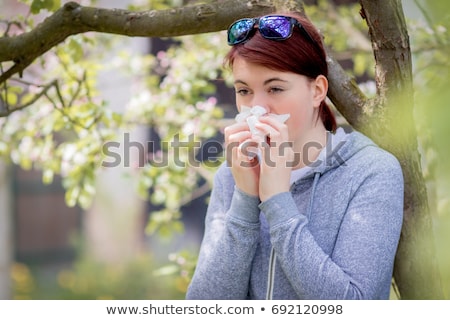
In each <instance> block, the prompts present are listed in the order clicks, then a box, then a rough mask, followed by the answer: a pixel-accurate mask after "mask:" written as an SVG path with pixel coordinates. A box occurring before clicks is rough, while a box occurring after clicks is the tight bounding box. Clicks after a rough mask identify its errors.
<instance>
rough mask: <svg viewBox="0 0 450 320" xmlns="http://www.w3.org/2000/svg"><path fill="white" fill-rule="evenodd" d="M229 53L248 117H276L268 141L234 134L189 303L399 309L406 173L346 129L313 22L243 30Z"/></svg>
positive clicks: (230, 131)
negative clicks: (395, 295) (340, 303)
mask: <svg viewBox="0 0 450 320" xmlns="http://www.w3.org/2000/svg"><path fill="white" fill-rule="evenodd" d="M228 43H229V44H230V45H231V46H232V48H231V50H230V52H229V53H228V55H227V57H226V62H227V63H228V64H229V66H230V67H231V70H232V73H233V78H234V86H235V90H236V104H237V108H238V110H239V111H241V110H242V109H243V107H244V106H246V107H253V106H259V107H258V108H260V109H261V107H262V108H264V109H265V112H263V113H264V114H263V115H261V116H259V119H258V121H257V122H256V124H255V125H254V127H255V128H256V129H257V130H258V131H259V132H260V134H254V132H252V131H253V130H251V128H250V126H249V123H248V122H247V121H240V122H237V123H236V124H233V125H231V126H229V127H227V128H226V129H225V143H226V146H227V153H228V154H227V159H228V161H227V163H225V164H224V165H223V166H221V167H220V168H219V170H218V172H217V173H216V177H215V183H214V188H213V190H212V194H211V199H210V203H209V207H208V211H207V216H206V226H205V235H204V239H203V242H202V245H201V249H200V255H199V259H198V263H197V267H196V270H195V273H194V276H193V279H192V282H191V284H190V286H189V288H188V292H187V296H186V297H187V298H188V299H265V298H266V299H388V298H389V293H390V285H391V279H392V271H393V264H394V257H395V253H396V249H397V244H398V240H399V236H400V230H401V225H402V217H403V176H402V171H401V168H400V166H399V163H398V161H397V160H396V159H395V158H394V157H393V156H392V155H391V154H389V153H388V152H386V151H384V150H382V149H380V148H379V147H377V146H376V145H375V144H374V143H373V142H372V141H371V140H370V139H368V138H367V137H365V136H363V135H362V134H360V133H358V132H356V131H352V132H349V133H347V132H345V131H344V130H343V129H342V128H338V129H336V121H335V118H334V115H333V114H332V112H331V110H330V109H329V107H328V106H327V105H326V103H325V98H326V94H327V89H328V82H327V63H326V56H325V51H324V49H323V45H322V42H321V38H320V35H319V33H318V32H317V30H316V29H315V27H314V26H313V25H312V24H311V22H310V21H308V20H307V19H306V18H304V17H302V16H298V15H294V14H288V15H271V16H263V17H260V18H257V19H241V20H238V21H236V22H235V23H233V24H232V25H231V26H230V28H229V30H228ZM246 109H247V108H246ZM263 111H264V110H263ZM271 114H276V115H286V114H288V115H289V118H288V120H287V121H286V122H285V123H284V122H282V121H279V120H277V118H276V117H273V116H271ZM244 117H245V115H244ZM249 145H252V146H256V145H257V146H258V152H257V153H259V156H258V157H256V156H251V155H254V154H256V153H255V152H253V153H252V152H250V150H251V149H250V148H248V147H247V146H249Z"/></svg>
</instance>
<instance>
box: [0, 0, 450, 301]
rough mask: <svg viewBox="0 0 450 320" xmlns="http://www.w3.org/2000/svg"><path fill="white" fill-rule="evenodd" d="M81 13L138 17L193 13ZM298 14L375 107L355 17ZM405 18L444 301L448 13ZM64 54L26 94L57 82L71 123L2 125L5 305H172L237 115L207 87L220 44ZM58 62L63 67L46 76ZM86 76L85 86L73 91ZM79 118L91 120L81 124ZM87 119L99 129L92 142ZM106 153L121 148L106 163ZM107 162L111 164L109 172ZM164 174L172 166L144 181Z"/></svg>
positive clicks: (197, 39) (312, 7) (420, 11)
mask: <svg viewBox="0 0 450 320" xmlns="http://www.w3.org/2000/svg"><path fill="white" fill-rule="evenodd" d="M77 2H79V3H80V4H83V5H95V6H98V7H103V8H123V9H127V8H131V9H136V10H138V9H139V10H142V9H148V8H155V9H161V8H170V7H174V6H180V5H183V4H184V5H185V4H188V3H189V2H183V1H144V0H141V1H106V0H105V1H77ZM305 2H306V3H307V4H308V6H307V14H308V15H309V16H310V17H311V19H312V20H313V21H314V22H316V24H317V25H318V26H319V27H320V28H321V30H322V31H323V33H324V34H326V35H327V36H326V38H325V41H327V45H329V46H330V47H331V48H332V49H333V50H334V52H335V56H336V58H337V59H338V60H339V61H340V62H341V64H342V65H343V66H344V67H345V68H346V69H347V70H348V71H349V72H350V73H352V74H354V75H355V76H356V77H357V80H358V83H360V85H361V88H363V90H364V91H365V92H366V93H367V94H368V95H371V94H372V95H373V94H374V93H375V92H374V91H375V85H374V82H373V77H374V75H373V61H372V60H373V54H372V52H371V47H370V42H369V41H368V38H367V31H366V29H365V26H364V22H363V21H361V20H362V19H361V18H360V15H359V6H358V3H357V1H337V0H336V1H305ZM34 3H35V1H12V0H11V1H9V0H0V16H1V19H2V20H3V19H4V20H5V21H7V20H13V19H16V18H17V17H19V16H20V15H22V16H24V17H26V18H29V16H27V15H29V12H30V6H29V5H33V4H34ZM56 3H58V4H59V1H56ZM403 6H404V11H405V15H406V16H407V19H408V28H409V33H410V38H411V45H412V51H413V57H414V76H415V87H416V96H415V100H416V106H415V115H416V125H417V130H418V139H419V145H420V152H421V155H422V159H423V164H422V165H423V168H422V169H423V172H424V176H425V178H426V182H427V187H428V193H429V204H430V209H431V212H432V217H433V223H434V225H433V227H434V232H435V235H434V236H435V241H436V248H437V256H438V260H439V261H438V262H439V267H440V269H441V272H442V280H443V285H444V290H445V292H446V293H445V294H446V297H447V298H449V297H450V253H449V252H448V249H447V246H448V243H450V236H449V235H450V232H449V231H450V202H449V199H450V198H449V196H450V193H449V188H450V179H449V178H450V165H449V162H448V161H445V159H447V157H448V156H450V148H449V145H448V139H449V138H448V137H450V126H449V125H448V123H447V121H448V119H450V109H449V107H448V103H449V102H448V101H450V93H449V92H450V90H448V86H447V85H448V83H449V81H448V80H449V73H448V71H449V65H450V62H449V59H448V54H449V52H450V51H449V45H450V37H449V33H448V29H447V28H448V27H449V26H450V22H449V12H450V10H449V9H450V5H449V4H448V3H443V2H442V1H419V0H417V1H403ZM47 9H49V10H40V9H39V8H36V7H35V8H34V9H33V8H32V11H33V10H34V15H33V17H34V19H35V22H37V21H40V20H42V18H43V17H45V16H46V15H48V11H51V10H50V8H47ZM336 21H340V22H339V30H336V28H335V26H336ZM2 27H4V26H2ZM338 31H339V32H338ZM3 32H6V31H5V30H3ZM17 32H20V30H19V31H17ZM355 32H356V33H355ZM351 34H353V35H355V34H358V35H359V36H358V37H352V36H350V35H351ZM328 35H329V36H328ZM74 39H75V40H71V41H66V42H65V44H63V45H60V46H59V48H60V49H59V50H60V51H59V52H56V53H55V54H49V55H46V56H45V57H44V58H43V60H42V61H45V63H44V62H42V61H41V65H40V66H37V67H35V68H34V69H32V72H31V75H28V77H29V78H26V77H25V78H26V80H27V81H29V82H28V83H27V84H30V83H31V82H32V80H33V81H38V80H39V81H41V82H42V83H44V82H46V81H47V80H48V79H51V77H52V76H54V75H55V74H56V73H54V72H61V75H60V76H58V78H59V79H60V80H61V82H60V83H61V87H59V90H61V91H64V90H65V92H66V93H67V96H70V95H73V97H74V98H73V99H72V102H73V103H78V106H79V108H78V109H77V110H78V111H77V114H76V115H72V116H71V115H70V114H69V112H70V111H67V112H68V113H64V112H66V111H64V112H59V113H56V114H53V113H52V111H51V109H53V108H52V106H56V105H57V104H58V103H61V104H64V103H63V101H62V100H61V101H59V102H58V101H57V98H53V99H52V96H51V95H52V94H53V95H54V96H55V97H56V96H57V95H58V92H57V91H58V90H53V93H51V91H49V97H48V99H47V101H46V102H39V103H36V106H32V108H30V110H29V113H27V111H24V112H22V111H20V112H17V115H16V113H14V114H11V115H10V116H9V117H8V119H6V118H0V128H2V129H1V131H2V134H1V135H0V155H2V156H3V158H0V159H1V160H0V298H1V299H183V298H184V294H185V290H186V287H187V285H188V283H189V280H190V276H191V275H192V271H193V268H194V266H195V259H196V255H197V252H198V247H199V245H200V241H201V238H202V233H203V226H204V225H203V220H204V215H205V211H206V205H207V200H208V195H209V190H210V187H211V181H212V175H213V173H214V170H215V168H216V167H217V165H218V164H219V163H220V162H221V161H222V160H223V159H222V150H221V141H222V135H221V131H220V129H221V128H222V127H223V126H224V125H225V124H226V123H227V122H228V121H232V119H233V117H234V116H235V112H236V111H235V106H234V92H233V91H232V90H231V89H230V88H229V86H228V85H227V75H226V74H221V73H220V71H217V70H218V68H219V67H220V65H221V58H222V57H223V55H224V53H225V52H226V50H227V47H226V45H224V44H225V34H224V33H223V32H222V33H215V34H206V35H199V36H193V37H191V36H189V37H180V38H175V39H156V38H151V39H149V38H127V37H120V36H108V35H92V34H87V35H83V36H80V37H78V36H76V37H74ZM0 50H1V49H0ZM99 50H100V51H99ZM55 61H59V62H60V63H61V64H62V65H63V66H64V67H63V68H62V69H57V68H59V67H57V66H55V65H56V63H55ZM83 70H89V72H88V75H89V76H90V77H91V78H92V79H95V80H92V83H87V84H84V83H83V86H82V85H81V84H80V83H81V82H82V81H79V79H86V72H85V71H83ZM44 73H45V75H44V76H43V75H42V74H44ZM58 74H59V73H58ZM30 79H31V80H30ZM180 79H181V80H182V82H180V81H181V80H180ZM70 86H72V87H70ZM40 88H41V87H40V86H37V85H35V89H36V90H37V91H38V90H40ZM77 88H78V89H77ZM149 88H153V89H149ZM77 90H78V91H81V92H83V94H82V95H81V97H80V96H76V94H75V93H76V92H77ZM83 90H84V91H83ZM91 94H92V96H94V97H93V98H92V99H91V98H90V95H91ZM86 97H88V98H86ZM55 101H56V102H55ZM199 101H200V102H199ZM84 106H86V108H87V109H86V110H95V111H96V112H97V113H90V112H91V111H89V112H87V111H86V114H85V115H82V114H81V112H80V110H85V109H83V107H84ZM33 108H34V109H33ZM55 108H56V107H55ZM56 109H57V108H56ZM62 110H64V109H62ZM196 112H197V113H196ZM338 116H339V115H338ZM83 117H84V118H83ZM338 118H339V121H340V122H341V124H342V125H345V120H344V119H343V118H342V117H340V116H339V117H338ZM50 119H52V120H51V122H50ZM61 119H62V120H61ZM64 119H65V120H64ZM67 119H69V121H67ZM92 119H102V121H101V123H100V121H99V122H98V125H97V122H95V121H96V120H95V121H94V122H92V123H94V125H93V126H92V123H91V122H89V121H91V120H92ZM63 120H64V121H65V122H64V125H59V124H58V123H59V122H58V121H63ZM92 121H93V120H92ZM67 122H69V123H67ZM100 124H101V125H100ZM399 125H401V124H399ZM47 126H48V127H49V128H50V129H48V130H47V129H45V128H47ZM60 127H61V128H63V129H61V128H60ZM45 130H47V131H45ZM52 132H53V133H52ZM55 132H56V133H57V134H54V133H55ZM87 132H89V134H87ZM179 132H181V138H182V139H184V140H183V141H189V143H188V146H187V147H186V150H183V151H182V154H181V155H177V157H181V158H180V159H182V160H183V161H185V162H186V163H189V164H194V165H193V166H192V167H194V168H190V169H186V170H182V169H180V168H179V166H177V165H176V164H175V165H174V164H173V162H174V158H173V157H174V154H173V153H171V150H170V148H167V146H168V144H164V142H165V143H170V142H172V141H174V140H173V137H174V136H176V135H177V134H176V133H179ZM49 136H51V142H49V140H50V138H48V137H49ZM169 137H170V138H169ZM189 137H193V138H192V139H194V140H195V141H194V140H192V141H191V140H189V139H190V138H189ZM55 141H57V142H55ZM108 141H115V142H117V144H112V145H111V144H110V145H109V149H106V150H105V143H106V142H108ZM195 142H201V146H202V147H200V148H199V147H198V144H195ZM169 146H170V144H169ZM16 147H17V148H16ZM165 157H166V158H165ZM116 159H120V161H119V163H118V164H113V162H114V160H116ZM33 160H36V162H35V163H33ZM165 160H167V161H168V163H167V165H165V166H164V165H160V166H157V165H155V164H158V163H159V164H161V163H164V161H165ZM151 161H153V164H154V165H153V166H151V165H149V163H150V162H151ZM98 163H103V166H98V165H95V164H98ZM56 167H58V168H60V169H55V168H56ZM393 298H395V297H393Z"/></svg>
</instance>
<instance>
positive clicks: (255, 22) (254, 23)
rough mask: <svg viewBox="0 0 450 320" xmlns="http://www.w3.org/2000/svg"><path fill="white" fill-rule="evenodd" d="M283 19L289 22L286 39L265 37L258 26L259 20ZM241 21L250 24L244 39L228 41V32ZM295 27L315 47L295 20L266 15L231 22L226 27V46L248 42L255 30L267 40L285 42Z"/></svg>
mask: <svg viewBox="0 0 450 320" xmlns="http://www.w3.org/2000/svg"><path fill="white" fill-rule="evenodd" d="M272 17H275V18H285V19H287V21H289V23H290V30H289V35H287V36H286V37H270V36H266V35H265V34H264V33H263V32H262V31H261V29H260V27H259V25H260V21H261V19H267V18H272ZM241 21H249V22H251V27H250V28H249V30H248V31H247V32H246V35H245V37H243V38H242V40H239V41H230V32H231V29H232V28H233V27H234V26H235V25H236V24H237V23H239V22H241ZM255 26H257V28H255ZM295 26H297V27H298V28H299V29H300V30H301V31H302V32H303V33H304V35H305V36H306V37H307V38H308V39H309V40H310V41H311V42H312V43H314V44H315V45H317V42H316V41H315V40H314V39H313V38H312V37H311V35H310V34H309V33H308V31H306V29H305V28H304V27H303V25H302V24H301V23H300V22H299V21H298V20H297V19H295V18H293V17H289V16H283V15H267V16H262V17H259V18H243V19H239V20H236V21H235V22H233V23H232V24H231V25H230V26H229V27H228V31H227V41H228V45H230V46H235V45H237V44H240V43H244V42H246V41H248V40H250V38H251V37H252V36H253V34H254V32H256V30H255V29H258V30H259V32H260V33H261V35H262V36H263V37H264V38H265V39H268V40H275V41H282V40H287V39H289V38H290V37H291V36H292V32H293V30H294V27H295Z"/></svg>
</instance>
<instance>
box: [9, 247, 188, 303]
mask: <svg viewBox="0 0 450 320" xmlns="http://www.w3.org/2000/svg"><path fill="white" fill-rule="evenodd" d="M174 262H175V264H174V265H172V266H171V267H170V268H171V269H170V272H167V271H166V272H163V271H164V270H165V269H167V268H168V267H164V266H161V265H158V264H157V263H155V261H154V260H153V259H152V258H151V257H150V256H149V255H141V256H137V257H136V258H135V259H133V260H131V261H128V262H126V263H119V264H110V263H99V262H95V261H93V260H88V259H81V260H79V261H76V262H75V263H74V264H73V265H72V266H67V267H60V268H59V269H58V270H57V272H49V271H48V269H46V268H43V267H39V266H34V267H29V266H27V265H25V264H20V263H16V264H15V265H14V266H13V268H12V272H11V278H12V280H13V286H14V292H13V299H18V300H19V299H27V300H28V299H39V300H47V299H50V300H62V299H65V300H72V299H77V300H80V299H81V300H99V299H100V300H110V299H117V300H141V299H149V300H151V299H163V300H164V299H168V300H177V299H183V298H184V292H185V290H186V286H187V280H186V279H187V278H186V272H185V268H183V267H181V266H183V265H184V264H185V260H183V258H182V256H178V255H177V256H176V258H175V261H174ZM178 266H180V267H178ZM155 270H156V271H155ZM159 270H162V271H159Z"/></svg>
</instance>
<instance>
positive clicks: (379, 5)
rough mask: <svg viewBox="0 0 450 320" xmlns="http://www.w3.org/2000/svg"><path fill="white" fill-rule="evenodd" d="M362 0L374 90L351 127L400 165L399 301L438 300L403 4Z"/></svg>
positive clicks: (396, 271) (396, 273)
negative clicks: (372, 61)
mask: <svg viewBox="0 0 450 320" xmlns="http://www.w3.org/2000/svg"><path fill="white" fill-rule="evenodd" d="M360 2H361V6H362V15H363V17H364V18H365V19H366V21H367V24H368V26H369V34H370V37H371V40H372V47H373V52H374V56H375V61H376V70H375V74H376V83H377V91H378V94H377V98H376V99H374V100H373V101H371V102H369V104H367V105H366V106H365V112H364V116H363V117H361V118H362V119H360V118H358V119H357V121H356V122H354V123H352V125H353V126H354V127H355V128H356V129H357V130H360V131H362V132H365V133H366V134H367V135H368V136H370V137H371V138H372V139H373V140H374V141H376V142H377V143H378V144H379V145H380V146H381V147H383V148H385V149H386V150H388V151H390V152H392V153H393V154H394V155H395V156H396V157H397V158H398V160H399V161H400V164H401V166H402V169H403V175H404V179H405V194H404V197H405V199H404V203H405V207H404V219H403V228H402V233H401V238H400V243H399V247H398V251H397V256H396V260H395V269H394V278H395V282H396V284H397V286H398V288H399V291H400V293H401V298H402V299H442V297H443V292H442V287H441V283H440V275H439V271H438V267H437V261H436V256H435V243H434V233H433V229H432V224H431V215H430V212H429V208H428V200H427V192H426V187H425V181H424V178H423V175H422V170H421V164H420V154H419V152H418V145H417V132H416V129H415V125H414V117H413V109H414V98H413V96H414V95H413V93H414V91H413V77H412V62H411V48H410V45H409V37H408V33H407V27H406V22H405V17H404V14H403V8H402V5H401V1H400V0H379V1H371V0H361V1H360ZM367 118H369V119H367Z"/></svg>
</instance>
